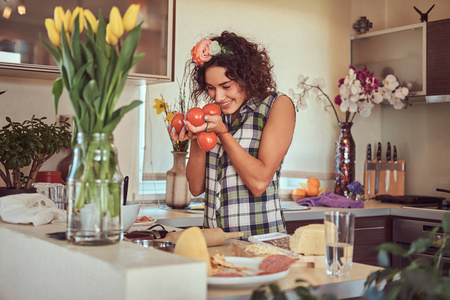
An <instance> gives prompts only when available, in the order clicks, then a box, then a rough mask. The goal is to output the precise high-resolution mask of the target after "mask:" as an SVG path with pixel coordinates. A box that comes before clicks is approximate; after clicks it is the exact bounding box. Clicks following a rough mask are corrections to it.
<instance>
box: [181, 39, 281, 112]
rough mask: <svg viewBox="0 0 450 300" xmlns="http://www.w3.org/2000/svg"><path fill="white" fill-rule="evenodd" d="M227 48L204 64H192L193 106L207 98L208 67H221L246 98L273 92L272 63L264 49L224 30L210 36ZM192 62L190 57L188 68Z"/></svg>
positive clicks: (263, 96) (264, 95) (274, 84)
mask: <svg viewBox="0 0 450 300" xmlns="http://www.w3.org/2000/svg"><path fill="white" fill-rule="evenodd" d="M210 40H212V41H217V42H218V43H219V44H220V45H222V46H223V47H224V48H225V49H226V53H220V54H219V55H215V56H213V57H212V58H211V59H210V60H209V61H207V62H206V63H205V64H204V65H203V66H198V65H195V66H194V67H193V68H191V69H190V75H191V80H192V87H191V91H192V92H191V98H192V100H193V101H194V103H195V105H197V104H198V102H199V101H200V100H203V99H207V98H208V92H207V87H206V81H205V71H206V69H207V68H209V67H211V66H217V67H223V68H225V69H226V72H225V75H226V76H227V77H228V78H229V79H231V80H234V81H236V82H237V83H238V84H239V86H240V87H241V89H242V91H243V92H244V93H245V95H246V100H249V98H250V97H251V98H256V99H261V100H263V99H264V98H266V97H267V96H268V95H270V94H272V93H274V92H275V91H276V83H275V81H274V80H273V75H272V68H273V66H272V63H271V62H270V58H269V56H268V54H267V51H266V50H265V49H264V48H263V49H259V48H258V45H257V44H255V43H251V42H249V41H248V40H247V39H245V38H243V37H240V36H238V35H236V34H235V33H232V32H228V31H224V32H222V34H221V35H220V36H215V37H211V38H210ZM193 64H194V63H193V62H192V61H191V60H189V61H188V63H187V67H188V68H189V67H192V65H193Z"/></svg>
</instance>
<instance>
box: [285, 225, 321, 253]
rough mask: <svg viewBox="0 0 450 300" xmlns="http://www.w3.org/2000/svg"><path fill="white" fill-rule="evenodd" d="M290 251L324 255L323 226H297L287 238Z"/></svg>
mask: <svg viewBox="0 0 450 300" xmlns="http://www.w3.org/2000/svg"><path fill="white" fill-rule="evenodd" d="M289 247H290V249H291V251H292V252H296V253H301V254H304V255H325V226H324V225H323V224H310V225H307V226H302V227H299V228H297V229H296V230H295V232H294V235H292V236H291V238H290V239H289Z"/></svg>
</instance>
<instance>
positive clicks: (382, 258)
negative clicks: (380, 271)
mask: <svg viewBox="0 0 450 300" xmlns="http://www.w3.org/2000/svg"><path fill="white" fill-rule="evenodd" d="M378 262H379V264H380V266H381V267H388V266H389V265H390V259H389V254H388V253H387V252H386V251H383V250H381V251H379V252H378Z"/></svg>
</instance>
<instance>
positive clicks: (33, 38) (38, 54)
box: [0, 0, 175, 83]
mask: <svg viewBox="0 0 450 300" xmlns="http://www.w3.org/2000/svg"><path fill="white" fill-rule="evenodd" d="M131 3H137V4H140V6H141V10H140V13H139V20H142V21H143V24H142V31H141V39H140V42H139V45H138V48H137V51H136V53H145V56H144V58H143V59H141V60H140V61H139V62H138V63H137V64H136V66H135V67H134V68H133V69H132V70H131V71H130V75H129V78H130V79H132V80H137V81H138V82H147V83H153V82H158V81H169V80H172V79H173V55H174V35H175V34H174V28H175V19H174V17H175V0H128V1H123V0H101V1H88V0H65V1H60V0H40V1H34V0H32V1H25V0H8V1H1V3H0V13H2V14H3V16H2V17H0V75H3V76H21V77H31V78H32V77H39V78H42V77H44V78H45V77H49V78H51V77H55V78H56V77H57V74H58V73H59V70H58V68H57V67H56V64H55V62H54V60H53V58H52V57H51V55H50V54H49V53H48V52H47V51H46V50H45V48H44V46H43V45H42V43H41V41H40V40H39V33H41V34H42V35H43V36H44V38H45V39H48V38H47V31H46V29H45V26H44V20H45V18H52V17H53V10H54V8H55V6H62V7H63V8H64V10H67V9H73V8H75V7H76V6H81V7H83V8H85V9H90V10H91V11H92V12H93V13H94V14H95V15H97V14H98V12H99V10H100V11H101V12H102V15H103V17H104V18H105V20H106V21H107V22H108V19H109V11H110V10H111V7H113V6H117V7H118V8H119V10H120V12H121V14H122V15H123V14H124V13H125V11H126V9H127V8H128V6H129V5H130V4H131ZM19 4H24V5H25V7H26V13H25V14H23V15H20V14H19V13H18V6H19ZM9 9H11V10H10V12H11V13H10V15H9V17H7V16H8V11H9Z"/></svg>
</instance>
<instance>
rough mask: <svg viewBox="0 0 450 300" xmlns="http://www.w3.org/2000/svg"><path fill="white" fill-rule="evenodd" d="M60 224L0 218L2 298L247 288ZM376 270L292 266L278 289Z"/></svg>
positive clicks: (179, 223) (313, 214)
mask: <svg viewBox="0 0 450 300" xmlns="http://www.w3.org/2000/svg"><path fill="white" fill-rule="evenodd" d="M331 209H333V208H311V209H309V210H305V211H286V212H285V216H286V220H287V221H295V220H313V219H321V218H323V213H324V211H327V210H331ZM343 210H348V209H343ZM351 211H353V212H354V213H355V215H356V217H366V216H367V217H368V216H370V217H374V216H386V215H395V216H403V217H411V218H426V219H432V220H440V219H442V216H443V214H444V213H445V212H444V211H436V210H423V209H420V210H419V209H408V208H402V207H401V205H397V204H385V203H380V202H377V201H372V200H371V201H367V202H365V208H364V209H351ZM140 214H141V215H148V216H152V217H154V218H157V219H158V223H160V224H163V225H167V226H173V227H188V226H201V224H202V222H203V215H202V213H201V212H200V213H199V212H189V211H188V212H184V211H183V212H180V211H174V210H165V209H160V208H159V207H158V206H153V207H152V206H143V207H142V209H141V212H140ZM64 230H65V227H64V225H63V224H48V225H42V226H37V227H34V226H31V225H17V224H9V223H4V222H3V221H1V220H0V241H1V242H0V299H2V300H8V299H59V298H63V299H108V300H113V299H133V300H134V299H148V298H149V297H152V298H156V299H179V298H180V297H182V298H183V299H196V300H197V299H206V298H210V299H214V298H223V297H231V298H233V299H238V298H236V297H240V296H242V295H249V294H250V293H251V291H252V289H222V288H215V287H210V288H207V283H206V279H207V278H206V268H205V265H204V264H203V263H201V262H197V261H194V260H192V259H188V258H185V257H180V256H177V255H172V254H170V253H166V252H162V251H158V250H153V249H146V248H143V247H141V246H138V245H135V244H133V243H128V242H121V243H118V244H115V245H109V246H99V247H83V246H74V245H70V244H68V243H67V242H66V241H59V240H55V239H51V238H49V237H47V235H46V234H47V233H51V232H57V231H64ZM227 243H230V241H228V242H227ZM209 250H210V253H211V254H214V253H216V252H217V251H220V252H221V253H224V254H225V255H228V254H230V255H231V253H230V251H231V247H230V245H229V244H225V245H224V246H220V247H211V248H210V249H209ZM227 251H228V252H227ZM376 269H377V267H373V266H368V265H362V264H354V268H353V271H352V275H351V277H349V278H347V279H333V278H330V277H327V276H326V275H325V272H324V270H323V269H318V268H317V269H314V268H310V269H306V268H298V269H296V268H293V270H292V272H290V274H289V275H288V276H287V277H285V278H283V279H281V280H279V282H278V283H279V285H280V286H281V287H282V288H290V287H292V286H293V285H294V282H295V279H297V278H304V279H307V280H308V282H309V283H310V284H313V285H319V286H321V289H322V291H326V292H332V293H335V294H336V295H338V297H341V298H344V297H357V296H358V295H360V294H361V293H362V289H363V283H364V281H365V278H366V277H367V275H369V274H370V273H371V272H373V271H374V270H376ZM24 287H26V288H24ZM246 298H248V297H244V298H240V299H246Z"/></svg>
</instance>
